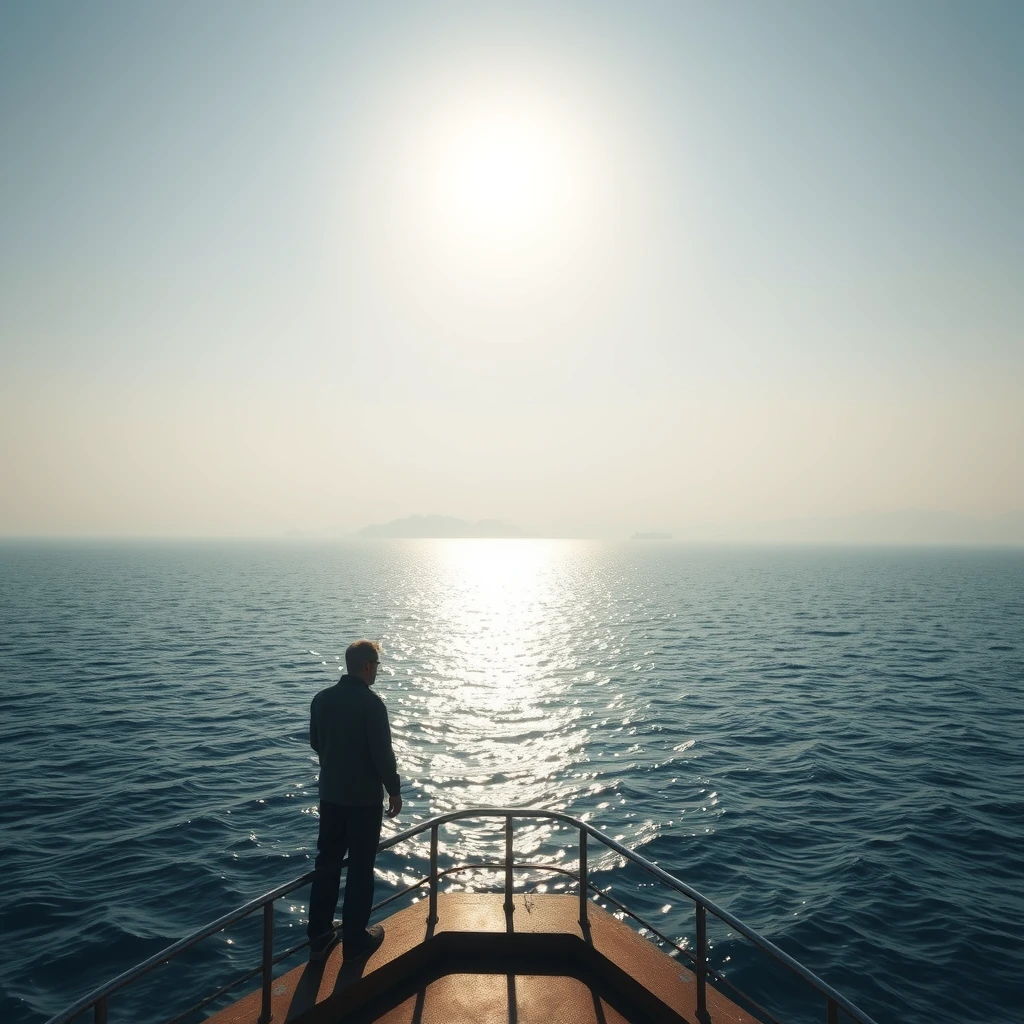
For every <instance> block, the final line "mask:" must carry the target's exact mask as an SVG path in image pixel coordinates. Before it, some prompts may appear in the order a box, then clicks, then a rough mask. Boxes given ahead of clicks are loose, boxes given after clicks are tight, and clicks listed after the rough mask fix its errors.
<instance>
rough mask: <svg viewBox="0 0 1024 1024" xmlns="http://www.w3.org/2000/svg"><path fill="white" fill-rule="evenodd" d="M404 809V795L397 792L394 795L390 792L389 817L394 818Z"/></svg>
mask: <svg viewBox="0 0 1024 1024" xmlns="http://www.w3.org/2000/svg"><path fill="white" fill-rule="evenodd" d="M401 809H402V796H401V794H400V793H396V794H395V795H394V796H392V795H391V794H390V793H389V794H388V817H389V818H393V817H395V815H397V814H398V812H399V811H400V810H401Z"/></svg>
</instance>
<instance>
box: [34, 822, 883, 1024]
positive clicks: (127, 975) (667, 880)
mask: <svg viewBox="0 0 1024 1024" xmlns="http://www.w3.org/2000/svg"><path fill="white" fill-rule="evenodd" d="M465 818H503V819H505V829H504V832H505V835H504V838H505V860H504V861H503V862H502V863H501V866H502V867H503V868H504V870H505V894H506V903H510V900H511V892H512V870H513V868H537V867H542V866H543V865H536V864H514V863H513V860H514V858H513V856H512V821H513V820H514V819H516V818H530V819H548V820H551V821H560V822H562V823H563V824H566V825H569V826H571V827H572V828H575V829H576V830H577V831H578V832H579V838H580V870H579V873H578V874H575V875H574V874H573V873H572V872H568V871H566V872H565V873H567V874H570V875H572V876H573V877H575V878H577V880H578V881H579V885H580V897H579V898H580V921H581V923H585V922H586V913H587V911H586V907H587V892H588V891H589V890H590V889H593V888H594V887H593V886H592V884H591V883H590V882H589V880H588V870H587V842H586V837H587V836H592V837H593V838H594V839H596V840H597V841H598V842H600V843H602V844H603V845H604V846H605V847H607V848H608V849H609V850H611V851H613V852H614V853H617V854H619V856H621V857H624V858H625V859H626V860H627V861H631V862H632V863H634V864H636V865H637V866H638V867H640V868H642V869H643V870H644V871H646V872H648V873H649V874H651V875H653V876H654V877H655V878H657V879H658V880H659V881H661V882H663V883H664V884H665V885H667V886H669V887H670V888H672V889H674V890H675V891H676V892H678V893H680V894H682V895H683V896H686V897H687V898H688V899H690V900H692V901H693V903H694V907H695V911H696V915H697V950H696V957H695V967H696V971H697V982H698V1010H700V1009H701V1008H702V1004H703V1003H704V996H705V979H706V975H707V973H708V971H709V970H710V968H709V967H708V964H707V926H706V915H707V913H708V912H710V913H711V914H713V915H714V916H715V917H716V918H718V919H719V920H720V921H722V922H723V923H724V924H726V925H728V926H729V927H731V928H732V929H733V930H735V931H737V932H739V934H741V935H742V936H744V938H746V939H748V940H749V941H751V942H752V943H753V944H754V945H755V946H757V947H758V948H759V949H761V950H762V951H763V952H765V953H767V954H768V955H769V956H771V957H772V958H773V959H775V960H777V961H778V962H779V963H781V964H783V965H784V966H786V967H788V968H789V969H790V970H791V971H793V972H794V973H795V974H796V975H797V976H798V977H800V978H801V979H802V980H803V981H805V982H806V983H808V984H809V985H810V986H811V987H812V988H814V989H816V990H817V991H818V992H819V993H820V994H821V995H823V996H825V998H826V999H827V1001H828V1003H827V1020H828V1021H829V1022H830V1024H831V1022H832V1021H834V1020H837V1019H838V1011H839V1010H840V1009H842V1010H843V1012H844V1013H846V1014H847V1015H848V1016H849V1017H850V1018H852V1019H853V1020H854V1021H855V1022H857V1024H875V1021H874V1020H873V1019H872V1018H871V1017H869V1016H868V1015H867V1014H866V1013H864V1011H863V1010H861V1009H859V1008H858V1007H857V1006H855V1005H854V1004H853V1003H852V1002H851V1001H850V1000H849V999H847V998H846V997H845V996H843V995H842V994H840V993H839V992H837V991H836V990H835V989H834V988H832V986H831V985H829V984H828V983H827V982H825V981H824V980H822V979H821V978H819V977H818V976H817V975H816V974H815V973H814V972H813V971H810V970H808V969H807V968H806V967H804V965H803V964H801V963H800V962H799V961H798V960H796V959H794V958H793V957H792V956H790V955H789V954H788V953H786V952H785V951H784V950H782V949H780V948H779V947H778V946H776V945H775V944H774V943H773V942H771V941H769V940H768V939H766V938H764V936H762V935H761V934H759V933H758V932H757V931H755V930H754V929H753V928H750V927H748V926H747V925H746V924H744V923H743V922H742V921H741V920H740V919H739V918H738V917H736V916H735V915H734V914H731V913H730V912H729V911H727V910H725V909H724V908H723V907H720V906H718V904H717V903H715V902H714V901H712V900H709V899H707V898H706V897H705V896H703V895H701V893H699V892H698V891H697V890H696V889H694V888H693V887H692V886H690V885H687V883H686V882H683V881H681V880H680V879H678V878H676V877H675V876H673V875H671V874H669V873H668V872H667V871H665V870H664V869H663V868H660V867H658V865H657V864H655V863H653V861H650V860H648V859H647V858H646V857H643V856H641V855H640V854H638V853H636V852H634V851H633V850H630V849H629V848H628V847H625V846H623V845H622V844H621V843H619V842H617V841H616V840H614V839H612V838H611V836H609V835H606V834H605V833H604V832H602V831H601V830H600V829H597V828H595V827H594V826H593V825H590V824H588V823H587V822H585V821H583V820H581V819H579V818H574V817H572V816H571V815H569V814H565V813H564V812H562V811H549V810H545V809H541V808H532V807H473V808H465V809H463V810H459V811H449V812H447V813H446V814H439V815H436V816H435V817H433V818H428V819H427V820H426V821H421V822H419V823H418V824H416V825H414V826H413V827H412V828H408V829H405V830H404V831H402V832H399V833H397V834H395V835H393V836H390V837H389V838H387V839H383V840H381V842H380V844H379V845H378V847H377V852H378V853H383V852H384V851H385V850H390V849H392V848H393V847H395V846H399V845H401V844H402V843H404V842H405V841H406V840H408V839H411V838H413V837H414V836H417V835H421V834H422V833H424V832H427V831H429V832H430V834H431V842H430V874H429V875H428V876H426V878H424V879H422V880H421V881H420V882H419V883H417V884H415V885H413V886H410V887H409V889H407V890H406V892H408V891H412V889H415V888H419V887H421V886H423V885H425V884H428V883H429V885H430V903H429V916H430V917H431V918H435V917H436V914H437V882H438V880H439V878H440V877H442V876H443V875H446V874H448V873H449V872H450V871H451V870H454V869H446V870H445V871H443V872H439V871H438V867H437V846H438V840H437V837H438V830H439V829H440V827H441V826H442V825H446V824H448V823H449V822H453V821H460V820H462V819H465ZM477 866H480V867H483V866H485V865H474V864H465V865H460V867H462V868H472V867H477ZM488 866H489V865H488ZM313 874H314V872H313V871H307V872H306V873H305V874H303V875H300V876H299V877H298V878H295V879H293V880H292V881H290V882H285V883H284V884H283V885H279V886H277V888H275V889H271V890H270V891H269V892H267V893H264V895H262V896H260V897H258V898H257V899H254V900H250V901H249V902H248V903H246V904H244V905H243V906H241V907H239V908H238V909H237V910H233V911H231V912H230V913H228V914H224V915H223V916H222V917H219V918H217V920H215V921H212V922H211V923H210V924H207V925H204V926H203V927H202V928H199V929H197V930H196V931H194V932H192V933H191V934H190V935H186V936H185V937H184V938H182V939H179V940H178V941H177V942H174V943H172V944H171V945H170V946H168V947H167V948H166V949H164V950H161V952H159V953H156V954H154V955H153V956H151V957H149V958H148V959H147V960H144V961H143V962H142V963H140V964H137V965H136V966H135V967H132V968H130V969H129V970H127V971H124V972H123V973H122V974H119V975H118V976H117V977H116V978H114V979H113V980H111V981H109V982H107V983H106V984H105V985H102V986H101V987H100V988H97V989H95V990H94V991H92V992H90V993H89V994H88V995H86V996H83V997H82V998H80V999H78V1000H76V1001H75V1002H74V1003H72V1004H71V1005H70V1006H68V1007H67V1008H66V1009H65V1010H63V1011H62V1012H61V1013H59V1014H57V1015H56V1016H55V1017H52V1018H51V1019H50V1020H49V1021H48V1022H47V1024H68V1022H69V1021H71V1020H73V1019H74V1018H75V1017H76V1016H78V1015H79V1014H80V1013H83V1012H84V1011H86V1010H88V1009H89V1008H90V1007H93V1008H94V1012H95V1022H96V1024H105V1022H106V1017H107V999H108V998H109V997H110V996H111V995H112V994H113V993H115V992H117V991H119V990H120V989H123V988H125V987H126V986H128V985H130V984H132V983H133V982H134V981H136V980H138V979H139V978H141V977H142V976H143V975H144V974H147V973H148V972H149V971H151V970H153V968H155V967H158V966H160V965H161V964H164V963H167V962H168V961H169V960H172V959H173V958H174V957H176V956H177V955H179V954H180V953H183V952H184V951H185V950H187V949H190V948H191V947H192V946H194V945H196V944H197V943H199V942H201V941H202V940H203V939H205V938H208V937H209V936H211V935H213V934H215V933H216V932H219V931H221V930H223V929H224V928H226V927H228V926H229V925H232V924H235V923H237V922H238V921H240V920H242V919H243V918H245V917H248V916H249V915H250V914H252V913H255V912H256V911H257V910H260V909H263V911H264V915H263V916H264V932H263V935H264V939H263V967H262V972H263V993H264V1001H263V1015H262V1016H261V1018H260V1020H261V1022H262V1021H269V1019H270V1015H269V1010H270V1006H269V992H270V972H271V969H272V967H273V965H274V963H276V962H278V961H279V960H281V959H282V958H283V957H281V956H279V957H277V958H274V957H273V956H272V932H273V904H274V901H275V900H277V899H279V898H281V897H282V896H287V895H288V894H289V893H291V892H294V891H295V890H296V889H299V888H301V887H302V886H304V885H307V884H309V882H311V881H312V879H313ZM596 891H598V892H599V891H600V890H596ZM391 899H392V897H389V898H388V899H385V900H384V901H382V903H381V904H378V906H381V905H383V904H384V903H389V902H391ZM374 909H377V907H375V908H374ZM268 933H269V937H268ZM304 945H305V943H301V944H299V945H298V946H296V947H295V948H294V951H297V950H299V949H301V948H303V946H304ZM289 952H292V951H289ZM258 972H259V969H257V972H250V973H249V974H248V975H247V976H246V977H245V978H242V979H239V980H238V983H241V981H243V980H247V979H248V978H250V977H252V976H253V974H254V973H258ZM232 984H234V983H232ZM230 987H232V986H231V985H229V986H228V988H230ZM223 991H225V990H224V989H222V990H221V992H223Z"/></svg>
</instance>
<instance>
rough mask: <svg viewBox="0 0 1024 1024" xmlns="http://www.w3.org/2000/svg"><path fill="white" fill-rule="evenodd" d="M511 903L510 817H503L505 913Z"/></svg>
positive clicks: (509, 908) (511, 906) (509, 912)
mask: <svg viewBox="0 0 1024 1024" xmlns="http://www.w3.org/2000/svg"><path fill="white" fill-rule="evenodd" d="M512 910H513V903H512V815H511V814H507V815H506V816H505V912H506V913H507V914H511V913H512Z"/></svg>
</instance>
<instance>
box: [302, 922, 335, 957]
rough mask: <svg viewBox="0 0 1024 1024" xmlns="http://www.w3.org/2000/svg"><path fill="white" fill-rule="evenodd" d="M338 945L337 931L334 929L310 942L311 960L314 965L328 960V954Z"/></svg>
mask: <svg viewBox="0 0 1024 1024" xmlns="http://www.w3.org/2000/svg"><path fill="white" fill-rule="evenodd" d="M337 944H338V932H337V929H335V928H332V929H331V930H330V931H329V932H324V934H323V935H318V936H317V937H316V938H315V939H310V940H309V959H310V960H311V961H313V962H314V963H315V962H317V961H318V960H326V959H327V954H328V953H330V951H331V950H332V949H334V947H335V946H336V945H337Z"/></svg>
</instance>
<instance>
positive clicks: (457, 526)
mask: <svg viewBox="0 0 1024 1024" xmlns="http://www.w3.org/2000/svg"><path fill="white" fill-rule="evenodd" d="M357 536H359V537H365V538H367V539H369V540H373V539H377V538H382V537H522V536H524V534H523V531H522V530H520V529H519V527H517V526H509V525H508V524H507V523H500V522H498V520H497V519H481V520H480V521H479V522H478V523H467V522H466V521H465V520H464V519H456V518H455V517H454V516H407V517H406V518H405V519H393V520H392V521H391V522H390V523H380V524H377V525H374V526H366V527H363V529H361V530H360V531H359V533H358V534H357Z"/></svg>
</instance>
